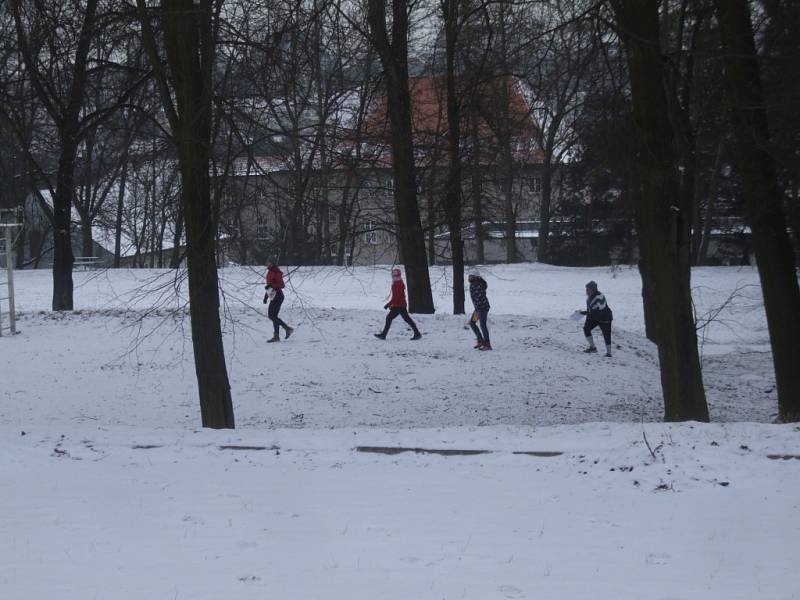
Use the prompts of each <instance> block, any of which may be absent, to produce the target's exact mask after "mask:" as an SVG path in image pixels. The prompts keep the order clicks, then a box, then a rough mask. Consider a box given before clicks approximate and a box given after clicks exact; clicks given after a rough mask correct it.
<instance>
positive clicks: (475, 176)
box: [470, 113, 486, 265]
mask: <svg viewBox="0 0 800 600" xmlns="http://www.w3.org/2000/svg"><path fill="white" fill-rule="evenodd" d="M476 114H477V113H473V118H472V119H471V120H472V126H471V129H472V132H471V137H472V167H471V171H472V172H471V174H470V175H471V178H472V186H471V187H472V219H473V223H474V225H473V227H474V229H475V261H476V262H477V263H478V264H479V265H482V264H485V263H486V254H485V252H484V248H483V238H484V232H483V182H482V180H481V178H482V174H481V157H480V156H481V148H480V140H479V138H478V124H477V116H476Z"/></svg>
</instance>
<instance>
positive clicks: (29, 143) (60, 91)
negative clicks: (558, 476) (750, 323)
mask: <svg viewBox="0 0 800 600" xmlns="http://www.w3.org/2000/svg"><path fill="white" fill-rule="evenodd" d="M798 31H800V7H799V6H798V5H797V4H796V3H794V2H790V1H788V0H763V1H760V2H748V1H747V0H661V1H659V0H550V1H547V2H542V1H539V0H513V1H512V0H418V1H414V2H409V1H408V0H389V1H378V0H358V1H356V2H344V1H342V0H263V1H262V0H259V1H254V0H199V1H196V0H161V1H160V2H154V1H147V0H136V2H131V1H126V0H28V1H24V0H5V1H4V2H2V3H0V52H1V53H2V57H3V65H4V68H3V70H2V72H1V73H0V96H2V97H1V98H0V131H2V134H3V139H4V141H5V144H4V145H3V147H2V148H1V149H0V182H2V194H3V196H2V197H3V203H4V204H11V205H14V204H19V203H21V202H22V199H23V198H24V197H33V198H34V200H35V201H36V202H37V203H38V205H39V207H40V210H41V212H42V213H43V214H44V215H45V218H46V220H47V222H48V224H49V227H50V229H51V231H52V240H53V241H52V244H53V247H52V256H53V309H54V310H72V309H73V307H74V299H73V290H72V269H73V264H74V257H75V250H76V249H75V248H73V247H72V233H73V228H74V221H75V220H76V216H75V215H77V221H78V222H79V223H80V228H79V229H80V232H81V236H82V239H81V248H80V249H79V251H80V252H81V254H83V255H84V256H86V255H89V254H91V247H92V227H93V225H94V224H96V223H100V222H102V223H103V224H104V225H105V226H107V227H108V228H109V229H111V230H112V231H114V233H115V244H114V245H115V262H116V264H117V265H119V264H120V258H121V246H122V243H123V242H122V238H123V235H124V236H125V237H127V238H131V239H133V240H134V241H135V245H136V248H137V252H139V251H141V253H142V255H145V254H147V253H148V249H150V250H152V252H150V253H149V256H150V261H151V262H150V266H167V265H162V264H159V265H155V264H153V262H152V261H153V258H152V257H153V256H155V255H156V252H155V251H156V250H158V249H160V248H162V247H163V246H164V245H165V240H166V241H170V242H171V244H169V245H171V248H172V250H171V254H170V256H169V259H168V261H167V262H168V265H169V266H173V267H177V266H178V265H179V264H180V263H181V261H184V260H185V261H186V265H187V269H188V276H189V288H190V302H191V320H192V332H193V341H194V350H195V361H196V367H197V376H198V380H199V383H200V386H199V387H200V394H201V409H202V411H201V412H202V417H203V424H204V426H209V427H233V425H234V418H233V409H232V400H231V396H230V387H229V384H228V379H227V372H226V368H225V360H224V349H223V346H222V338H221V328H220V325H219V299H218V280H217V261H216V256H217V245H218V244H219V242H220V239H221V238H223V237H224V238H226V239H229V240H231V241H232V242H233V243H234V244H239V246H240V248H241V254H242V256H243V258H244V259H245V260H247V258H248V254H247V240H246V236H247V235H248V232H249V231H251V230H252V228H251V227H250V226H251V223H248V222H247V220H248V219H251V218H252V214H253V213H252V211H249V208H248V205H247V203H248V202H252V201H253V200H252V198H260V199H261V200H263V201H264V202H266V204H267V208H268V209H269V210H273V211H274V212H275V213H276V214H277V215H278V218H279V221H280V223H281V230H280V236H279V238H278V239H276V240H275V244H276V248H277V250H278V251H279V252H280V254H281V256H282V257H283V258H284V259H285V260H288V261H289V262H291V263H295V264H300V263H325V262H338V263H339V264H341V263H342V262H343V261H344V260H345V256H346V254H347V252H348V243H350V242H349V240H351V239H352V236H353V235H354V233H356V232H357V231H358V225H357V224H358V216H359V211H360V210H361V207H362V200H361V199H360V196H359V194H361V193H362V187H363V185H362V184H363V177H364V171H365V169H367V168H369V167H370V166H374V165H376V164H378V163H379V162H380V161H381V160H383V159H384V157H385V156H386V155H387V153H388V155H389V156H390V157H391V161H390V168H391V170H392V174H393V187H392V190H391V194H392V203H391V204H392V206H391V212H390V214H388V215H387V218H386V223H387V224H388V225H387V227H388V228H389V229H391V232H392V234H393V235H394V236H395V238H396V240H397V243H398V247H399V258H400V262H402V263H403V264H404V265H405V267H406V273H407V279H408V289H409V301H410V309H411V311H412V312H421V313H431V312H433V310H434V305H433V298H432V294H431V286H430V276H429V272H428V265H429V263H430V262H432V260H433V257H432V250H431V248H432V246H433V244H432V239H433V232H434V231H436V230H444V231H446V232H447V236H448V242H449V250H450V256H451V261H450V262H451V263H452V269H453V284H454V285H453V289H454V291H453V311H454V312H455V313H463V312H464V285H463V281H464V279H463V273H464V263H465V257H464V239H463V231H464V228H465V227H467V226H469V227H472V229H473V231H474V235H475V238H476V242H477V248H478V260H479V261H482V256H483V254H482V252H483V251H482V243H483V241H484V240H485V239H486V234H485V232H484V231H483V228H484V224H485V215H486V214H487V213H488V212H489V211H490V210H496V211H497V212H498V213H499V214H500V215H501V222H502V226H503V227H504V229H505V241H506V257H505V258H506V260H507V261H508V262H515V261H517V260H518V259H519V254H518V248H517V227H518V222H517V219H518V215H519V210H520V208H519V205H518V201H517V200H516V199H515V198H516V197H515V193H514V186H515V183H516V184H518V183H519V182H518V181H517V180H518V179H519V178H520V172H521V171H520V158H519V156H520V153H521V152H533V153H535V154H536V156H537V161H538V164H539V165H540V167H539V168H540V173H541V189H540V191H539V192H538V193H539V196H538V213H539V241H538V248H537V256H538V260H539V261H542V262H549V261H552V260H556V259H557V256H558V253H559V251H560V249H559V244H562V243H563V242H562V241H561V236H558V235H553V229H554V228H560V227H562V226H563V225H562V224H563V223H564V222H568V221H572V222H574V223H575V225H574V230H575V231H583V232H584V234H585V240H586V241H585V243H586V245H587V247H589V248H590V247H591V245H592V243H593V242H592V235H593V223H595V222H598V221H599V222H601V223H605V224H606V225H607V227H608V228H610V229H613V230H614V231H615V232H616V235H618V236H619V237H620V239H625V240H628V242H629V246H630V248H631V252H630V256H631V257H633V256H637V257H638V265H639V270H640V272H641V276H642V282H643V303H644V310H645V318H646V325H647V335H648V337H649V338H650V339H651V340H652V341H653V342H654V343H656V344H657V347H658V352H659V363H660V369H661V375H662V388H663V392H664V400H665V413H664V416H665V419H667V420H685V419H697V420H708V418H709V415H708V408H707V404H706V400H705V395H704V389H703V383H702V371H701V367H700V359H699V355H698V352H697V336H696V322H695V318H694V314H693V308H692V302H691V272H690V268H691V266H692V265H702V264H704V263H705V262H706V261H707V260H708V253H709V240H710V238H711V236H712V230H713V227H714V222H715V221H714V219H715V218H717V217H718V216H719V215H721V214H724V215H736V216H740V217H743V218H744V219H746V222H747V224H748V226H749V228H750V231H751V238H752V247H753V251H754V254H755V257H756V261H757V265H758V270H759V275H760V279H761V285H762V293H763V296H764V302H765V308H766V313H767V320H768V326H769V332H770V340H771V344H772V349H773V357H774V361H775V370H776V380H777V384H778V396H779V413H780V417H781V418H782V419H784V420H798V419H800V373H798V372H797V370H796V369H793V368H792V366H793V360H792V349H793V348H792V346H793V344H794V340H797V339H800V319H797V318H796V315H797V314H798V309H800V291H798V285H797V271H796V269H797V258H796V257H797V247H798V232H800V200H799V198H798V195H799V194H800V168H798V167H800V164H798V161H800V158H798V157H800V152H798V135H800V134H799V133H798V132H799V131H800V127H798V125H800V123H798V120H799V119H800V116H798V113H797V111H796V110H795V109H794V107H795V106H796V103H797V101H798V98H800V88H798V86H800V82H798V79H797V77H796V76H793V74H794V73H796V72H797V67H798V66H800V59H799V58H798V57H797V55H796V52H795V50H794V38H795V35H796V33H797V32H798ZM419 75H427V76H430V77H435V78H436V79H437V81H439V82H441V83H440V86H439V89H440V90H441V92H440V94H441V98H440V102H441V104H440V106H441V110H440V111H439V114H438V115H437V118H438V119H439V121H440V123H439V124H440V127H439V126H437V127H436V128H435V131H433V132H428V133H427V134H426V135H421V133H420V132H419V131H416V130H415V127H414V96H413V86H412V85H411V84H410V81H411V80H413V78H414V77H415V76H419ZM512 86H514V87H513V89H512ZM515 90H522V94H523V95H524V97H525V101H526V102H525V107H526V108H525V110H524V111H523V112H525V113H526V114H525V117H524V118H525V122H534V123H536V128H535V132H533V133H532V135H531V136H529V137H530V139H531V140H532V141H533V145H532V147H521V144H522V139H521V137H520V134H519V132H520V129H521V128H523V127H524V126H525V125H524V124H523V123H522V120H521V119H520V111H519V109H518V107H516V106H515V104H514V103H515V101H516V100H515V98H516V97H517V96H516V95H515V94H516V92H515ZM376 103H378V104H380V103H383V104H384V111H385V116H386V120H387V122H386V123H385V124H384V134H383V135H376V131H375V128H376V124H375V123H374V120H373V119H372V116H373V115H374V106H375V105H376ZM525 139H526V140H527V139H528V137H526V138H525ZM523 145H524V144H523ZM423 150H424V154H425V156H427V157H429V158H428V160H429V163H428V166H427V167H426V165H425V164H424V161H421V160H420V155H421V153H423V152H422V151H423ZM265 156H271V157H273V159H272V160H278V159H279V160H280V163H281V166H280V168H281V170H282V171H283V172H285V173H288V174H289V176H288V177H283V178H281V179H275V178H272V179H271V173H272V168H273V167H274V165H270V164H269V161H265V159H264V157H265ZM431 156H433V158H430V157H431ZM275 157H278V158H275ZM487 165H490V166H489V167H488V169H489V170H491V171H492V173H493V174H494V177H495V179H496V181H497V185H498V189H499V196H498V197H497V198H494V199H492V200H491V202H494V203H495V204H496V205H493V206H491V207H490V205H489V203H490V200H489V199H488V197H487V195H486V194H484V193H482V190H481V188H482V186H483V185H484V183H483V181H482V180H481V177H480V176H479V174H480V172H481V169H482V168H483V169H484V170H487ZM426 169H427V170H426ZM242 172H244V173H252V174H254V175H258V176H260V177H261V178H262V179H263V180H266V181H269V182H270V185H271V187H272V189H275V190H277V192H278V193H274V194H272V195H261V196H259V194H261V193H262V192H261V191H258V193H255V194H247V193H240V192H241V189H240V188H237V187H236V186H240V185H241V181H245V185H247V183H246V182H247V181H249V180H248V179H247V178H245V179H244V180H242V178H241V177H240V175H241V173H242ZM476 174H478V175H476ZM425 177H429V178H430V180H431V181H434V182H435V185H436V186H437V187H436V190H437V193H435V194H426V195H425V198H424V201H421V198H420V195H419V192H418V190H419V182H420V180H421V179H423V178H425ZM334 184H335V186H336V188H337V192H336V194H335V200H334V199H333V198H334V196H333V195H332V194H331V189H332V187H333V186H334ZM556 188H557V189H558V193H555V189H556ZM234 190H236V193H234ZM263 193H264V194H266V192H263ZM423 204H424V205H423ZM330 247H333V248H334V251H333V252H331V251H330V249H329V248H330ZM634 250H635V251H634ZM159 256H160V254H159ZM143 260H144V259H143ZM159 260H160V259H159Z"/></svg>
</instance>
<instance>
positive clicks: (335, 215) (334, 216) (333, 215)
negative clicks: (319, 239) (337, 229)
mask: <svg viewBox="0 0 800 600" xmlns="http://www.w3.org/2000/svg"><path fill="white" fill-rule="evenodd" d="M338 223H339V209H338V208H337V207H336V206H330V205H328V224H329V225H336V224H338Z"/></svg>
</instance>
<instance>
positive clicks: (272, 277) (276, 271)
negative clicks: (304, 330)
mask: <svg viewBox="0 0 800 600" xmlns="http://www.w3.org/2000/svg"><path fill="white" fill-rule="evenodd" d="M284 287H286V285H285V284H284V283H283V271H281V269H280V267H278V264H277V263H276V262H275V260H274V259H272V258H270V259H269V260H267V285H266V286H265V289H266V290H267V293H266V294H264V304H266V303H267V300H269V301H270V302H269V308H268V309H267V316H268V317H269V320H270V321H272V326H273V327H274V328H275V334H274V335H273V336H272V339H269V340H267V342H270V343H271V342H280V341H281V339H280V337H278V331H279V327H283V329H284V331H285V332H286V337H285V339H287V340H288V339H289V336H290V335H292V333H293V332H294V329H292V328H291V327H289V326H288V325H287V324H286V323H284V322H283V321H282V320H281V319H280V317H278V312H280V310H281V304H283V288H284Z"/></svg>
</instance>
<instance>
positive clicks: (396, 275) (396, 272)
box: [392, 267, 403, 281]
mask: <svg viewBox="0 0 800 600" xmlns="http://www.w3.org/2000/svg"><path fill="white" fill-rule="evenodd" d="M402 278H403V272H402V271H401V270H400V269H398V268H397V267H395V268H394V269H392V280H393V281H400V280H401V279H402Z"/></svg>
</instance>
